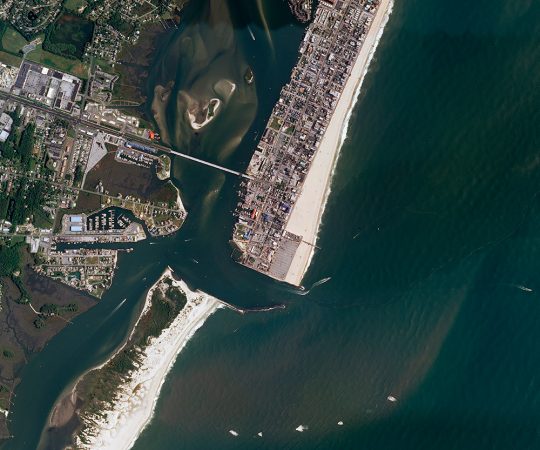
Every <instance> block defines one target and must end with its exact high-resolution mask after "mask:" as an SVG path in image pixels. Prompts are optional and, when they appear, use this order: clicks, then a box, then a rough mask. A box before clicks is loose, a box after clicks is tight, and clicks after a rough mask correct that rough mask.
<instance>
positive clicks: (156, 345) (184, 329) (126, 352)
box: [40, 268, 222, 450]
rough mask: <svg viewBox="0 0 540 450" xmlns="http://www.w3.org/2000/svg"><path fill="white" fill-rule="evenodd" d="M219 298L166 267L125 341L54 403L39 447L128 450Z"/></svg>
mask: <svg viewBox="0 0 540 450" xmlns="http://www.w3.org/2000/svg"><path fill="white" fill-rule="evenodd" d="M220 307H222V303H221V302H220V301H219V300H217V299H216V298H214V297H211V296H209V295H207V294H205V293H202V292H199V291H197V292H194V291H192V290H190V289H189V287H188V286H187V285H186V284H185V283H184V282H183V281H179V280H177V279H176V278H174V275H173V272H172V270H171V269H170V268H167V269H166V270H165V272H164V273H163V275H162V276H161V277H160V278H159V280H158V281H157V282H156V283H155V284H154V285H153V286H152V288H151V289H150V290H149V291H148V294H147V296H146V301H145V304H144V307H143V310H142V312H141V314H140V317H139V319H138V320H137V322H136V324H135V326H134V328H133V331H132V332H131V334H130V336H129V338H128V339H127V341H126V343H125V344H124V345H123V346H122V347H121V348H120V349H119V350H118V351H117V352H116V353H115V354H114V355H113V356H112V357H111V358H110V359H109V360H108V361H107V362H105V363H104V364H102V365H101V366H99V367H96V368H94V369H92V370H90V371H89V372H87V373H86V374H85V375H83V376H82V377H81V378H80V379H79V380H78V381H77V383H76V384H75V387H74V388H73V389H72V390H71V391H70V392H69V393H67V394H66V395H64V396H63V398H61V399H60V400H59V402H58V403H57V404H56V406H55V408H54V409H53V412H52V414H51V416H50V419H49V427H48V429H47V430H46V431H45V432H44V434H43V436H42V439H41V443H40V447H42V446H43V447H47V446H50V444H51V443H52V442H54V443H55V445H56V447H57V448H59V446H60V447H62V448H69V449H74V448H77V449H97V448H99V449H101V450H105V449H110V450H113V449H114V450H127V449H129V448H131V447H132V445H133V443H134V442H135V440H136V439H137V437H138V436H139V434H140V433H141V432H142V430H143V429H144V427H145V426H146V425H147V424H148V423H149V421H150V420H151V418H152V414H153V411H154V407H155V404H156V401H157V398H158V395H159V392H160V389H161V386H162V384H163V381H164V379H165V376H166V375H167V373H168V372H169V370H170V369H171V367H172V365H173V363H174V361H175V360H176V357H177V356H178V354H179V353H180V351H181V350H182V349H183V348H184V346H185V345H186V344H187V342H188V341H189V339H190V338H191V336H193V334H194V333H195V332H196V331H197V330H198V329H199V328H200V327H201V326H202V325H203V324H204V322H205V321H206V319H207V318H208V317H209V316H210V315H212V314H213V313H214V312H215V311H216V310H217V309H218V308H220Z"/></svg>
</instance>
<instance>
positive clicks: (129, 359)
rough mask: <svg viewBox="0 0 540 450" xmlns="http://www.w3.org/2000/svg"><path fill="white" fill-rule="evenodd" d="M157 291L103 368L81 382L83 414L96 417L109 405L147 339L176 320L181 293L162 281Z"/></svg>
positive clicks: (183, 301) (181, 305) (181, 303)
mask: <svg viewBox="0 0 540 450" xmlns="http://www.w3.org/2000/svg"><path fill="white" fill-rule="evenodd" d="M162 283H164V284H165V286H162V288H163V291H164V294H163V293H162V290H161V289H156V290H155V291H154V293H153V295H152V298H151V305H150V309H149V310H148V311H147V312H146V313H145V314H144V315H143V316H142V317H141V320H140V321H139V323H138V324H137V326H136V327H135V329H134V331H133V335H132V337H131V338H130V340H129V341H128V342H127V343H126V345H125V346H124V348H123V349H122V350H120V351H119V352H118V353H117V354H116V355H115V356H114V357H113V358H112V359H111V360H109V362H107V364H105V366H103V367H102V368H101V369H97V370H94V371H92V372H90V373H89V374H88V375H87V376H86V377H85V378H84V379H83V382H82V383H81V392H80V394H81V397H82V398H83V399H84V400H85V405H84V410H85V412H86V413H90V414H92V413H94V414H100V413H101V411H102V410H103V409H104V406H105V405H110V402H111V400H112V399H113V398H114V394H115V392H116V391H117V390H118V387H119V386H120V385H122V384H123V383H124V382H125V381H126V380H127V379H129V377H130V375H129V372H130V371H132V370H134V369H135V368H136V363H137V362H138V360H139V355H140V349H144V348H145V347H146V346H147V345H148V340H149V339H150V338H151V337H157V336H159V335H160V334H161V333H162V331H163V330H164V329H165V328H167V327H168V326H169V325H170V324H171V323H172V321H173V320H174V319H175V318H176V316H177V315H178V314H179V312H180V311H181V310H182V309H183V308H184V306H185V305H186V303H187V297H186V295H185V293H184V292H183V291H182V290H181V289H179V288H177V287H174V286H172V285H171V283H167V280H163V281H162Z"/></svg>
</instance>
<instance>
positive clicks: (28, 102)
mask: <svg viewBox="0 0 540 450" xmlns="http://www.w3.org/2000/svg"><path fill="white" fill-rule="evenodd" d="M0 98H2V99H6V100H12V101H14V102H17V103H20V104H22V105H25V106H28V107H31V108H34V109H37V110H39V111H43V112H46V113H49V114H52V115H54V116H57V117H60V118H62V119H64V120H67V121H69V122H71V123H72V124H73V125H79V124H80V125H84V126H86V127H88V128H92V129H94V130H99V131H103V132H105V133H109V134H111V135H113V136H116V137H121V138H124V139H128V140H130V141H133V142H137V143H139V144H143V145H144V146H146V147H150V148H153V149H155V150H158V151H162V152H165V153H170V154H173V155H176V156H180V157H181V158H184V159H189V160H191V161H194V162H197V163H199V164H204V165H206V166H209V167H213V168H214V169H218V170H221V171H223V172H227V173H231V174H233V175H237V176H240V177H244V178H248V179H251V178H252V177H250V176H249V175H246V174H245V173H242V172H238V171H236V170H232V169H228V168H227V167H223V166H220V165H218V164H214V163H211V162H209V161H205V160H203V159H199V158H195V157H194V156H190V155H187V154H185V153H181V152H177V151H175V150H172V149H171V148H169V147H166V146H164V145H161V144H157V143H156V142H155V141H150V140H148V139H144V138H141V137H140V136H138V135H136V134H133V133H126V132H119V131H118V130H117V129H115V128H112V127H109V126H107V125H103V124H98V123H95V122H92V121H90V120H87V119H83V118H82V117H75V116H72V115H71V114H69V113H66V112H62V111H59V110H57V109H53V108H49V107H48V106H44V105H41V104H38V103H36V102H34V101H33V100H30V99H27V98H24V97H19V96H18V95H13V94H11V93H7V92H3V91H0Z"/></svg>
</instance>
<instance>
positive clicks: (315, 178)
mask: <svg viewBox="0 0 540 450" xmlns="http://www.w3.org/2000/svg"><path fill="white" fill-rule="evenodd" d="M392 5H393V0H381V4H380V5H379V8H378V10H377V13H376V15H375V17H374V19H373V22H372V23H371V26H370V28H369V31H368V32H367V35H366V39H365V41H364V44H363V45H362V48H361V49H360V53H359V55H358V57H357V59H356V62H355V64H354V66H353V68H352V71H351V74H350V75H349V79H348V80H347V83H346V84H345V87H344V89H343V92H342V93H341V96H340V98H339V100H338V103H337V105H336V109H335V111H334V113H333V115H332V118H331V119H330V123H329V124H328V127H327V129H326V131H325V133H324V136H323V138H322V140H321V143H320V145H319V149H318V150H317V153H316V154H315V157H314V158H313V161H312V162H311V167H310V169H309V172H308V175H307V176H306V179H305V181H304V185H303V187H302V192H301V193H300V195H299V197H298V200H297V201H296V203H295V204H294V207H293V210H292V212H291V215H290V216H289V220H288V222H287V226H286V228H285V230H286V231H288V232H289V233H293V234H296V235H298V236H302V242H301V243H300V245H299V246H298V249H297V250H296V253H295V255H294V258H293V261H292V263H291V266H290V267H289V270H288V272H287V276H286V277H285V280H284V281H286V282H287V283H290V284H292V285H295V286H299V285H300V283H301V282H302V278H303V277H304V274H305V273H306V271H307V269H308V267H309V264H310V262H311V258H312V256H313V252H314V249H315V247H314V246H315V243H316V240H317V234H318V230H319V225H320V222H321V218H322V214H323V212H324V207H325V204H326V200H327V198H328V194H329V192H330V182H331V179H332V175H333V172H334V169H335V165H336V161H337V156H338V154H339V150H340V148H341V145H342V143H343V140H344V138H345V136H343V134H344V131H345V130H346V127H347V122H348V117H349V116H350V114H351V110H352V108H353V107H354V104H355V102H356V99H357V97H358V94H359V93H360V92H359V89H360V87H361V85H362V81H363V79H364V76H365V74H366V72H367V69H368V67H369V63H370V61H371V58H372V57H373V54H374V52H375V49H376V48H377V44H378V42H379V39H380V37H381V35H382V31H383V29H384V26H385V25H386V22H387V21H388V17H389V14H390V12H391V10H392Z"/></svg>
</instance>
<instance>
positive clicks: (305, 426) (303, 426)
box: [295, 425, 308, 433]
mask: <svg viewBox="0 0 540 450" xmlns="http://www.w3.org/2000/svg"><path fill="white" fill-rule="evenodd" d="M307 429H308V427H307V425H298V426H297V427H296V428H295V430H296V431H298V432H299V433H303V432H304V431H306V430H307Z"/></svg>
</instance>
